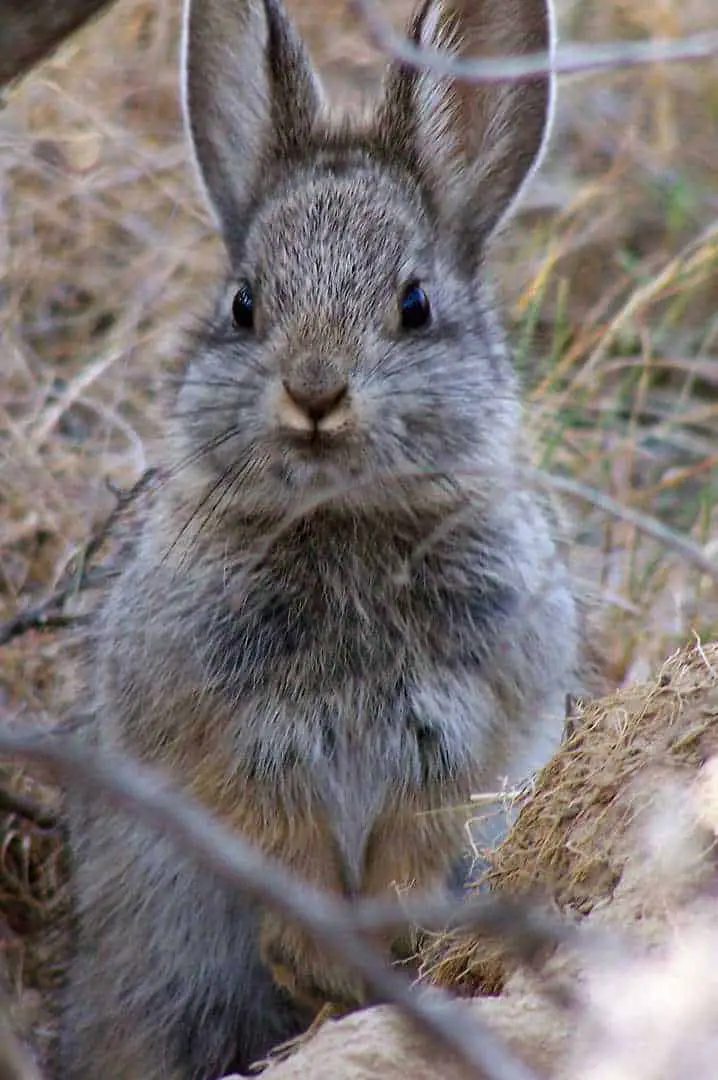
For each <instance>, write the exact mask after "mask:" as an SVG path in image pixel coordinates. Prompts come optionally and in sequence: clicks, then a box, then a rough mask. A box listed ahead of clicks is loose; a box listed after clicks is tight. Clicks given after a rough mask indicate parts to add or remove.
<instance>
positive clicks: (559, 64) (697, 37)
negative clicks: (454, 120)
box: [347, 0, 718, 83]
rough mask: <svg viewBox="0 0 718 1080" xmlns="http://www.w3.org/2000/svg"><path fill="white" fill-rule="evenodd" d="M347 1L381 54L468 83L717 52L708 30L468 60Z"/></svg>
mask: <svg viewBox="0 0 718 1080" xmlns="http://www.w3.org/2000/svg"><path fill="white" fill-rule="evenodd" d="M347 3H348V5H349V7H350V9H351V10H352V11H353V12H354V13H355V14H357V15H358V16H359V17H360V18H361V19H362V20H363V22H364V25H365V27H366V29H367V33H368V36H369V39H370V40H371V42H372V43H373V44H374V45H375V46H376V47H377V48H378V49H380V50H381V51H382V52H384V53H387V54H388V55H389V56H391V57H392V58H393V59H395V60H399V61H401V63H403V64H407V65H408V66H409V67H414V68H418V69H420V70H424V71H433V72H434V73H435V74H437V75H442V76H445V77H448V78H452V79H461V80H464V81H466V82H488V83H495V82H525V81H528V80H529V79H535V78H536V76H537V75H545V74H547V73H548V72H554V73H555V74H557V75H577V74H587V73H589V72H597V71H612V70H617V69H619V68H629V67H638V66H642V65H646V64H659V63H667V62H669V61H670V62H677V61H687V60H705V59H709V58H711V57H713V56H716V55H718V31H707V32H704V33H699V34H689V35H687V36H685V37H681V38H674V39H670V38H669V39H653V40H649V41H612V42H606V43H605V44H604V43H601V44H596V45H589V44H578V43H575V42H572V43H570V44H566V45H559V46H558V48H557V49H556V51H555V52H554V53H553V55H552V54H551V53H549V52H545V51H544V52H536V53H528V54H526V55H524V56H492V57H490V58H486V59H468V60H467V59H462V58H461V57H458V56H454V55H452V54H451V53H449V52H446V51H445V50H444V51H442V50H439V49H435V48H431V47H429V46H426V45H416V44H415V43H414V42H412V41H410V40H409V38H407V37H406V36H405V35H404V34H403V33H400V32H399V31H397V30H395V29H394V27H393V26H392V25H391V23H390V22H389V20H388V19H387V17H386V15H384V14H383V13H382V10H381V7H380V5H379V3H378V2H377V0H347Z"/></svg>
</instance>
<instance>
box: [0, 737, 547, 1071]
mask: <svg viewBox="0 0 718 1080" xmlns="http://www.w3.org/2000/svg"><path fill="white" fill-rule="evenodd" d="M0 754H2V755H3V756H6V757H13V758H17V757H21V758H24V759H25V760H27V761H31V762H33V763H34V764H36V765H40V766H42V767H44V768H48V769H50V770H51V771H52V772H54V773H55V774H56V775H57V776H58V777H59V778H60V779H61V780H62V781H63V782H64V783H66V784H70V785H73V786H80V787H82V788H84V789H85V790H86V791H87V792H88V793H92V794H95V795H97V796H101V797H104V798H106V799H107V800H108V801H109V802H111V803H112V804H113V805H115V806H116V807H117V808H118V809H120V810H122V811H125V812H129V813H132V814H134V815H135V816H138V817H140V818H141V819H142V820H143V821H145V822H146V823H148V824H150V825H152V826H153V827H154V828H157V829H160V830H161V831H162V832H163V834H165V835H167V836H170V837H172V839H173V840H174V841H175V842H176V843H177V844H178V845H180V846H181V847H182V848H183V849H184V850H185V851H187V852H188V854H189V855H190V856H191V857H192V858H193V859H194V861H195V862H196V863H197V864H198V865H199V866H201V867H203V868H204V869H206V870H207V871H208V872H211V873H212V874H215V875H216V876H217V877H218V878H219V879H221V880H222V881H223V882H225V883H226V884H227V885H229V886H230V887H231V888H234V889H240V890H242V891H243V892H244V893H247V894H249V896H251V897H252V898H254V899H257V900H260V901H261V902H262V903H263V904H266V905H268V906H270V907H271V908H272V909H273V910H275V911H277V912H279V913H280V914H281V915H283V916H284V917H286V918H287V919H288V920H290V921H292V922H295V923H298V924H300V925H301V926H302V928H303V929H304V930H305V931H306V932H307V933H308V934H309V935H310V936H311V937H312V938H313V939H314V940H315V941H316V942H318V943H320V944H321V945H322V947H325V948H326V949H327V950H329V951H330V952H332V953H333V954H334V955H336V956H337V957H339V958H340V959H341V960H342V962H344V963H346V964H347V965H348V966H349V967H351V968H352V969H353V970H354V971H355V972H356V973H357V974H358V975H359V976H360V977H361V978H362V979H363V980H364V982H365V983H366V985H367V987H368V989H369V990H370V991H371V993H372V994H374V995H375V996H376V997H377V998H379V999H380V1000H383V1001H392V1002H393V1003H395V1004H396V1005H398V1006H399V1008H400V1009H401V1010H402V1011H403V1012H404V1013H405V1014H406V1015H407V1016H408V1017H410V1018H411V1019H412V1020H414V1022H416V1023H417V1024H418V1025H419V1026H420V1027H421V1029H422V1030H423V1031H425V1032H427V1033H429V1034H431V1035H433V1036H434V1037H435V1038H436V1039H437V1040H438V1041H439V1042H440V1043H441V1044H442V1045H443V1046H444V1047H445V1048H446V1049H447V1050H448V1051H450V1052H451V1053H453V1054H455V1055H456V1056H457V1057H459V1058H461V1059H462V1060H463V1061H464V1062H465V1064H466V1065H468V1066H469V1067H470V1068H471V1069H472V1070H473V1072H474V1074H475V1075H476V1076H477V1077H482V1078H483V1080H537V1078H536V1075H535V1073H534V1072H533V1071H532V1070H531V1069H528V1068H527V1067H526V1066H525V1065H523V1064H522V1063H521V1062H520V1061H519V1060H518V1059H516V1058H515V1057H514V1056H513V1055H512V1054H511V1053H510V1051H509V1050H508V1049H507V1048H506V1047H505V1046H504V1045H503V1043H502V1042H501V1040H500V1039H498V1038H497V1037H496V1036H495V1035H494V1034H493V1032H492V1031H491V1030H490V1029H489V1028H488V1027H487V1026H485V1025H484V1024H483V1023H481V1022H480V1021H479V1020H478V1019H477V1018H476V1017H475V1016H474V1015H473V1014H471V1013H470V1012H469V1011H468V1010H467V1009H465V1007H464V1006H462V1004H461V1003H460V1002H457V1001H454V1000H453V999H452V998H451V997H450V996H449V995H447V994H446V993H445V992H443V991H440V990H438V989H436V988H433V987H432V988H428V987H421V988H415V987H413V986H412V984H411V982H410V980H409V979H408V978H407V976H405V975H404V974H403V973H401V972H400V971H398V970H397V969H394V968H391V967H389V966H388V965H387V964H386V963H385V962H384V961H383V960H382V958H381V956H380V955H379V954H378V953H377V952H376V950H375V949H374V948H373V947H372V946H370V945H369V944H368V943H367V941H366V940H365V939H364V937H363V936H362V935H360V934H358V933H357V930H356V925H355V924H356V916H355V912H354V909H353V907H352V906H351V905H349V904H348V903H347V902H346V901H343V900H341V899H339V898H334V897H332V896H330V895H329V894H326V893H324V892H321V891H320V890H318V889H315V888H312V887H311V886H309V885H306V884H304V883H301V882H299V881H297V879H296V878H295V877H294V876H293V875H292V874H290V873H289V872H288V871H286V870H284V869H283V868H282V867H281V866H280V865H279V864H278V863H276V862H274V861H271V860H269V859H267V858H266V857H265V856H263V855H262V854H261V853H260V852H259V851H257V850H255V849H254V848H252V847H251V846H249V845H248V844H246V843H245V842H243V841H242V840H241V838H239V837H238V836H236V835H235V834H233V833H232V832H230V831H229V830H227V829H226V828H225V827H224V826H222V825H220V824H219V823H218V822H217V821H215V820H214V819H213V818H212V817H211V816H210V815H209V814H208V813H206V812H205V811H204V810H202V809H201V807H200V806H199V805H198V804H197V803H196V802H194V801H193V800H191V799H190V798H188V797H187V796H186V795H184V794H179V793H177V792H173V791H170V790H169V789H168V788H167V787H166V785H165V784H164V782H163V781H162V780H161V779H160V777H159V776H158V774H157V773H155V772H153V771H151V770H148V769H146V768H143V767H140V766H138V765H137V764H135V763H130V762H128V761H122V760H120V759H119V758H116V757H114V756H113V757H112V759H111V760H110V759H109V758H108V759H104V758H103V757H102V756H101V755H100V754H98V753H96V752H94V751H91V750H88V749H87V748H86V747H85V746H83V745H82V744H81V743H79V742H78V741H76V740H75V739H74V738H70V737H68V736H65V735H58V734H48V732H47V731H40V732H38V731H34V732H29V731H28V732H25V733H23V734H19V733H18V732H16V731H8V730H7V729H6V730H0Z"/></svg>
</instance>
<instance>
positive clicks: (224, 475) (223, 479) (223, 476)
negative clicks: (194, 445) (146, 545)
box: [160, 463, 236, 563]
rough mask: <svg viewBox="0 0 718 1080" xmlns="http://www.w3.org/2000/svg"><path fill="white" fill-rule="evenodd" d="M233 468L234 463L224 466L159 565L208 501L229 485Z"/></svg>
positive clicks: (163, 560) (164, 560)
mask: <svg viewBox="0 0 718 1080" xmlns="http://www.w3.org/2000/svg"><path fill="white" fill-rule="evenodd" d="M235 468H236V465H235V464H234V463H231V464H229V465H226V466H225V468H224V469H223V470H222V472H221V473H220V475H219V478H218V479H217V480H216V481H215V482H214V483H213V484H212V485H211V486H210V488H209V489H208V491H206V492H205V494H204V495H203V496H202V498H201V499H200V501H199V503H198V505H197V506H196V507H195V508H194V510H193V511H192V513H191V514H190V516H189V517H188V518H187V520H186V521H185V523H184V525H183V526H182V528H181V529H180V530H179V532H178V533H177V535H176V536H175V538H174V540H173V541H172V543H171V544H170V546H169V547H168V548H167V550H166V551H165V553H164V555H163V556H162V559H161V560H160V561H161V563H165V562H166V561H167V559H168V558H169V556H170V555H171V554H172V552H173V551H174V550H175V548H176V547H177V545H178V544H179V542H180V540H181V539H182V537H183V536H184V535H185V534H186V532H187V530H188V529H189V528H190V527H191V525H192V524H193V522H195V521H196V520H197V517H198V515H199V514H201V513H202V511H203V510H204V508H205V507H206V506H207V503H208V502H209V501H210V499H211V498H212V497H213V496H214V495H215V494H216V493H217V491H218V490H220V489H221V488H222V487H223V486H224V485H225V484H226V483H228V482H229V483H231V480H230V479H229V478H230V476H231V474H232V473H233V472H234V470H235ZM223 494H224V492H221V493H220V500H221V498H222V496H223ZM211 513H212V510H211V509H210V514H209V516H211ZM207 520H209V517H208V518H207Z"/></svg>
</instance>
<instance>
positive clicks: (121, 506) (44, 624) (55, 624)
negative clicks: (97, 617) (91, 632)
mask: <svg viewBox="0 0 718 1080" xmlns="http://www.w3.org/2000/svg"><path fill="white" fill-rule="evenodd" d="M155 474H156V470H154V469H147V470H146V471H145V472H144V473H143V474H142V476H141V477H140V479H139V480H138V481H137V483H136V484H134V485H133V486H132V487H131V488H129V489H128V490H127V491H120V490H117V489H116V488H113V489H112V492H113V494H114V496H115V499H116V502H115V505H114V506H113V508H112V510H111V511H110V513H109V514H108V515H107V517H106V518H105V520H104V521H103V522H102V523H101V524H100V526H99V527H98V528H97V529H96V531H95V532H94V533H93V534H92V536H91V537H90V539H89V540H88V541H87V543H86V544H85V545H84V546H83V548H82V549H81V551H80V552H79V555H78V558H77V560H76V561H75V567H74V569H73V571H72V572H71V573H68V574H65V575H64V576H63V580H62V581H61V583H60V584H59V585H58V586H57V588H56V589H54V590H53V592H52V593H51V594H50V596H47V597H45V599H44V600H41V601H40V602H39V603H37V604H34V605H33V606H31V607H29V608H26V609H25V610H24V611H19V612H18V613H17V614H16V615H14V616H13V617H12V618H11V619H8V620H7V622H5V623H2V624H0V646H2V645H7V643H8V642H9V641H12V640H13V639H14V638H17V637H20V636H21V635H22V634H26V633H28V631H30V630H50V629H58V628H62V627H66V626H69V625H73V626H77V625H79V624H81V623H82V622H84V621H85V619H84V617H83V616H80V615H68V614H66V613H65V612H63V610H62V609H63V607H64V606H65V604H66V603H67V601H68V600H69V599H70V598H71V597H73V596H75V595H76V594H77V593H78V592H81V591H82V589H84V588H85V587H86V586H87V585H88V584H89V573H90V568H91V563H92V560H93V559H94V557H95V555H97V553H98V551H99V550H100V548H101V547H102V545H103V544H104V543H105V541H106V540H107V538H108V537H109V535H110V533H111V532H112V530H113V529H114V527H115V525H116V524H117V522H118V520H119V518H120V516H121V515H122V514H123V513H124V511H125V510H126V509H127V507H128V506H129V505H130V504H131V503H132V502H134V500H135V499H137V498H138V496H139V495H141V493H142V492H143V491H145V489H146V488H147V487H148V486H149V484H150V483H151V481H152V480H153V479H154V477H155Z"/></svg>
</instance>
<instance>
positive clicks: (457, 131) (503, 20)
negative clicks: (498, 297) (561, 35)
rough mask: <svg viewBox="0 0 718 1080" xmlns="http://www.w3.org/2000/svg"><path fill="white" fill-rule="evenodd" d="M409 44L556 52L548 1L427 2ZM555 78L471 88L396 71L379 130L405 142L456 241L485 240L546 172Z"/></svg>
mask: <svg viewBox="0 0 718 1080" xmlns="http://www.w3.org/2000/svg"><path fill="white" fill-rule="evenodd" d="M409 36H410V38H411V39H412V40H413V41H414V42H415V43H416V44H417V45H419V46H428V47H430V48H433V49H441V50H443V51H445V52H446V53H447V55H448V56H455V57H457V58H460V59H461V60H468V59H471V58H474V59H481V58H488V57H496V56H526V55H528V54H531V53H537V52H538V53H540V52H551V51H552V50H553V47H554V25H553V12H552V8H551V2H550V0H427V2H425V3H424V4H423V5H422V7H421V8H420V9H419V11H418V12H417V13H416V15H415V16H414V19H413V21H412V23H411V25H410V28H409ZM554 81H555V80H554V78H553V76H551V75H540V76H538V77H536V78H533V79H530V80H524V81H521V82H513V83H512V82H483V83H482V82H473V83H470V82H467V81H464V80H458V79H453V78H451V77H442V76H440V75H436V74H435V73H434V72H432V71H430V70H418V71H417V70H410V69H409V68H408V67H402V66H401V65H395V66H394V67H393V68H390V70H389V73H388V77H387V83H386V89H385V98H384V103H383V106H382V108H381V110H380V118H379V122H380V127H381V130H382V133H383V135H384V137H385V138H386V139H387V140H388V145H392V146H394V147H397V146H401V145H403V146H404V147H405V149H406V151H407V152H408V153H409V154H410V156H411V157H412V159H413V162H414V164H415V166H416V167H418V168H419V170H420V174H421V176H422V178H423V180H424V182H425V183H426V185H427V186H428V188H429V189H430V191H431V193H432V195H433V202H434V204H435V205H436V207H437V212H438V214H439V217H440V219H443V220H442V224H443V226H444V227H445V228H446V229H447V230H448V232H449V233H450V234H452V235H453V237H454V238H455V240H456V241H457V242H459V241H460V239H461V237H464V238H466V239H467V240H468V239H469V238H470V239H471V240H472V241H473V242H474V243H476V242H477V241H478V242H479V243H482V242H483V241H484V240H485V239H486V238H487V237H488V236H489V235H490V234H491V233H492V232H493V231H494V229H495V228H496V227H497V225H498V224H499V222H500V221H501V220H502V219H503V218H504V217H505V216H506V215H507V214H508V213H509V212H510V210H511V208H512V207H513V205H514V203H515V202H516V200H517V199H518V197H519V195H520V193H521V190H522V188H523V186H524V184H525V183H526V181H527V179H528V178H529V177H530V176H531V174H532V173H533V172H534V171H535V169H536V168H537V167H538V165H539V163H540V161H541V158H542V156H543V152H544V149H545V144H546V141H547V136H548V131H549V127H550V119H551V112H552V104H553V93H554Z"/></svg>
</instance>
